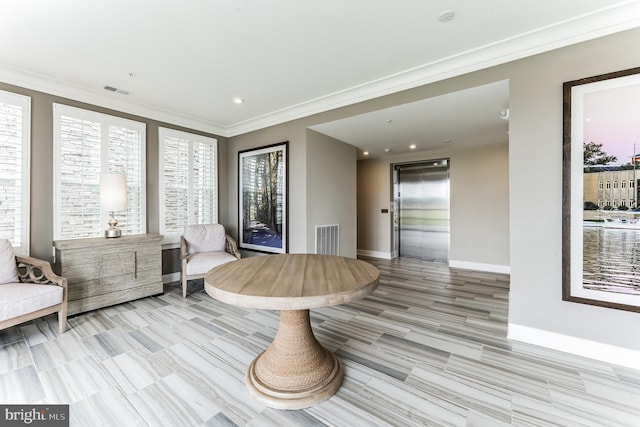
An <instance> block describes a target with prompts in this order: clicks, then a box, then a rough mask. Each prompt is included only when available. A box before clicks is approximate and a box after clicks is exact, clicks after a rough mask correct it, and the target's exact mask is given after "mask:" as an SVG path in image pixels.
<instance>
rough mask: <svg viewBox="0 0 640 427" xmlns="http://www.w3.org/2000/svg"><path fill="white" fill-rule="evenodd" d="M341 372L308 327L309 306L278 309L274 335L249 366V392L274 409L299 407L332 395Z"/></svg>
mask: <svg viewBox="0 0 640 427" xmlns="http://www.w3.org/2000/svg"><path fill="white" fill-rule="evenodd" d="M343 376H344V373H343V371H342V365H341V364H340V361H339V360H338V359H337V358H336V356H335V355H334V354H333V353H332V352H330V351H328V350H327V349H325V348H324V347H322V346H321V345H320V343H319V342H318V340H317V339H316V337H315V336H314V335H313V331H312V329H311V322H310V320H309V310H282V311H281V312H280V324H279V325H278V333H277V334H276V337H275V339H274V340H273V342H272V343H271V345H270V346H269V348H267V350H265V351H264V352H262V353H261V354H260V355H259V356H258V357H257V358H256V359H255V360H254V361H253V362H251V365H250V366H249V370H248V371H247V376H246V378H245V382H246V385H247V389H248V390H249V393H250V394H251V396H252V397H253V398H254V399H255V400H257V401H258V402H260V403H262V404H263V405H266V406H269V407H271V408H275V409H302V408H308V407H310V406H313V405H315V404H317V403H320V402H323V401H325V400H327V399H328V398H330V397H331V396H333V395H334V394H335V392H336V391H337V390H338V388H339V387H340V384H342V378H343Z"/></svg>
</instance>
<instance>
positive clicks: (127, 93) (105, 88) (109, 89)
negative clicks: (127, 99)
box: [103, 85, 129, 95]
mask: <svg viewBox="0 0 640 427" xmlns="http://www.w3.org/2000/svg"><path fill="white" fill-rule="evenodd" d="M103 89H104V90H108V91H109V92H115V93H119V94H120V95H129V91H127V90H124V89H118V88H117V87H113V86H109V85H105V86H104V87H103Z"/></svg>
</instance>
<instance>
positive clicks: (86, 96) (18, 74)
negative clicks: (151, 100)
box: [0, 64, 228, 137]
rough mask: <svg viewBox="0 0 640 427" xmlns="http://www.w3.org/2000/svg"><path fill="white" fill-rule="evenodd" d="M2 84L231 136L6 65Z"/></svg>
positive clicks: (168, 113)
mask: <svg viewBox="0 0 640 427" xmlns="http://www.w3.org/2000/svg"><path fill="white" fill-rule="evenodd" d="M0 81H1V82H4V83H7V84H11V85H14V86H20V87H23V88H26V89H31V90H37V91H39V92H43V93H48V94H50V95H54V96H59V97H62V98H68V99H71V100H74V101H79V102H86V103H87V104H92V105H96V106H99V107H102V108H110V109H112V110H116V111H121V112H123V113H127V114H133V115H136V116H140V117H145V118H148V119H152V120H157V121H160V122H165V123H168V124H173V125H176V126H183V127H185V128H188V129H193V130H199V131H202V132H207V133H212V134H215V135H219V136H224V137H227V136H228V130H227V128H226V127H225V126H221V125H217V124H214V123H209V122H205V121H203V120H199V119H195V118H192V117H187V116H184V115H182V114H180V113H176V112H173V111H167V110H162V109H159V108H155V107H149V106H147V105H144V104H138V103H135V102H131V101H128V100H126V99H124V98H122V99H117V98H116V97H122V95H118V94H108V93H98V92H94V91H91V90H87V89H86V88H82V87H79V86H74V85H71V84H69V83H68V82H63V81H59V80H55V79H52V78H50V77H46V76H42V75H39V74H35V73H30V72H27V71H23V70H19V69H16V68H13V67H10V66H7V65H5V64H0Z"/></svg>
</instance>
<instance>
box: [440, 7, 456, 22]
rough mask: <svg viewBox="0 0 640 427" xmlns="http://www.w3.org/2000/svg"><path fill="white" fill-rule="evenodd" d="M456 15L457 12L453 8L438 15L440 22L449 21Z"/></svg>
mask: <svg viewBox="0 0 640 427" xmlns="http://www.w3.org/2000/svg"><path fill="white" fill-rule="evenodd" d="M454 16H456V13H455V12H454V11H453V10H445V11H444V12H442V13H441V14H440V16H439V17H438V21H440V22H449V21H451V20H452V19H453V17H454Z"/></svg>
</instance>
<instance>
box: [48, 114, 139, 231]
mask: <svg viewBox="0 0 640 427" xmlns="http://www.w3.org/2000/svg"><path fill="white" fill-rule="evenodd" d="M54 127H55V129H54V150H55V153H56V155H55V156H54V197H55V206H54V239H77V238H85V237H99V236H102V235H103V233H104V230H105V229H106V228H107V225H106V224H107V220H108V215H109V213H108V212H107V211H104V210H102V209H101V208H100V175H101V174H102V173H119V174H125V175H126V177H127V210H126V212H116V213H115V217H116V219H117V220H118V228H120V229H122V232H123V234H141V233H145V232H146V208H145V199H146V191H145V188H146V178H145V139H146V138H145V130H146V128H145V124H144V123H141V122H136V121H132V120H127V119H123V118H120V117H115V116H110V115H106V114H101V113H96V112H93V111H88V110H82V109H78V108H74V107H69V106H66V105H61V104H54Z"/></svg>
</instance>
